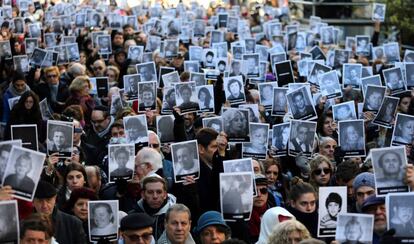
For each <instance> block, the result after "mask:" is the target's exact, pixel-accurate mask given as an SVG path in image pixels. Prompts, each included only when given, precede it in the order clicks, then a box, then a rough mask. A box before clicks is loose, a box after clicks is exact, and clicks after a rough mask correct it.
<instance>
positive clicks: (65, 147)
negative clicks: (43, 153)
mask: <svg viewBox="0 0 414 244" xmlns="http://www.w3.org/2000/svg"><path fill="white" fill-rule="evenodd" d="M69 129H70V128H68V127H67V126H65V125H62V126H56V125H55V126H53V127H52V128H50V132H51V133H50V136H49V140H48V143H47V148H48V149H49V151H51V152H59V153H67V152H71V151H72V145H70V141H71V140H70V137H69V136H70V134H71V133H70V131H69Z"/></svg>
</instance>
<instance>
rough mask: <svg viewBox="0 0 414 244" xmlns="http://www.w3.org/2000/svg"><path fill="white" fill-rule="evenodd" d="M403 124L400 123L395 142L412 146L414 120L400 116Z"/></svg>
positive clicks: (397, 127)
mask: <svg viewBox="0 0 414 244" xmlns="http://www.w3.org/2000/svg"><path fill="white" fill-rule="evenodd" d="M398 118H399V119H401V122H400V121H398V123H397V126H396V130H395V135H394V141H396V142H399V143H402V144H411V143H412V142H413V138H414V120H413V119H411V118H408V117H403V116H400V117H398Z"/></svg>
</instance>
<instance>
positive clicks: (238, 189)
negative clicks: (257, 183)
mask: <svg viewBox="0 0 414 244" xmlns="http://www.w3.org/2000/svg"><path fill="white" fill-rule="evenodd" d="M253 181H254V179H253V174H252V173H251V172H236V173H220V203H221V212H222V214H223V218H224V220H227V221H236V220H246V221H247V220H249V219H250V211H251V209H252V207H253V197H252V195H253Z"/></svg>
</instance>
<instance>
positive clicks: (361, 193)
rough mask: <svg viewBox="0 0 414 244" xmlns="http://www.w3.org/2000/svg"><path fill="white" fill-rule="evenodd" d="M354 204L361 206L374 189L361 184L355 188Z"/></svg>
mask: <svg viewBox="0 0 414 244" xmlns="http://www.w3.org/2000/svg"><path fill="white" fill-rule="evenodd" d="M355 194H356V204H357V205H358V206H362V204H363V203H364V201H365V199H367V198H368V197H369V196H371V195H374V194H375V189H374V188H372V187H370V186H361V187H359V188H358V190H356V193H355Z"/></svg>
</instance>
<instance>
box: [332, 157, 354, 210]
mask: <svg viewBox="0 0 414 244" xmlns="http://www.w3.org/2000/svg"><path fill="white" fill-rule="evenodd" d="M359 171H360V169H359V166H358V165H357V164H355V163H354V162H352V161H351V160H346V161H344V162H342V163H340V164H339V165H338V166H337V169H336V172H335V177H333V179H332V180H333V182H332V185H335V186H346V187H347V199H348V201H347V202H348V206H347V209H352V208H354V205H353V203H354V199H353V197H354V189H353V183H354V179H355V177H356V176H357V174H358V173H359Z"/></svg>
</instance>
